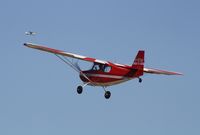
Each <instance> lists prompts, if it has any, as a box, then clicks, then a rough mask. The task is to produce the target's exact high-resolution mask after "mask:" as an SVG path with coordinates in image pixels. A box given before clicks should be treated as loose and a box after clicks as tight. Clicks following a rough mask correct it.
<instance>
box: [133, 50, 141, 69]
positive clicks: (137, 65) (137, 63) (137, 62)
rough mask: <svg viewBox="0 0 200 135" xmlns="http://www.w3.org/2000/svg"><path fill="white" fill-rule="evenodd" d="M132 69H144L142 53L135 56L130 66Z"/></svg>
mask: <svg viewBox="0 0 200 135" xmlns="http://www.w3.org/2000/svg"><path fill="white" fill-rule="evenodd" d="M132 67H133V68H135V69H143V68H144V51H143V50H140V51H138V54H137V56H136V57H135V60H134V62H133V64H132Z"/></svg>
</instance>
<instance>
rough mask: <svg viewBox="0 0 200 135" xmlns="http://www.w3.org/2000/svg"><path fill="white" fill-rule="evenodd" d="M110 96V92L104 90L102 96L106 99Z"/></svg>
mask: <svg viewBox="0 0 200 135" xmlns="http://www.w3.org/2000/svg"><path fill="white" fill-rule="evenodd" d="M110 96H111V92H110V91H106V92H105V95H104V97H105V98H106V99H109V98H110Z"/></svg>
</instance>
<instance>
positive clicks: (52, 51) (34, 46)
mask: <svg viewBox="0 0 200 135" xmlns="http://www.w3.org/2000/svg"><path fill="white" fill-rule="evenodd" d="M24 45H25V46H27V47H29V48H33V49H37V50H41V51H45V52H49V53H53V54H57V55H62V56H66V57H71V58H75V59H80V60H83V61H88V62H96V63H100V64H108V62H107V61H103V60H98V59H95V58H90V57H86V56H82V55H78V54H74V53H69V52H64V51H61V50H57V49H52V48H49V47H45V46H40V45H36V44H33V43H24Z"/></svg>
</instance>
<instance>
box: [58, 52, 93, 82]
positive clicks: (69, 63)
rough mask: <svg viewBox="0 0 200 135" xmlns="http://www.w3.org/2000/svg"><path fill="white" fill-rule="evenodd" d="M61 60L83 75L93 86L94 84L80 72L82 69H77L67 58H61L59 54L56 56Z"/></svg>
mask: <svg viewBox="0 0 200 135" xmlns="http://www.w3.org/2000/svg"><path fill="white" fill-rule="evenodd" d="M55 55H56V56H57V57H58V58H59V59H60V60H62V61H63V62H64V63H66V64H67V65H69V66H70V67H71V68H73V69H74V70H75V71H76V72H78V73H80V74H81V75H83V76H84V77H85V78H86V79H87V80H88V81H89V82H90V84H92V83H93V82H92V81H91V80H90V79H89V78H88V77H87V76H86V75H85V74H84V73H83V72H82V71H81V70H80V68H78V67H76V66H75V65H74V64H73V63H72V62H71V61H70V60H69V59H67V58H65V57H61V56H59V55H58V54H55Z"/></svg>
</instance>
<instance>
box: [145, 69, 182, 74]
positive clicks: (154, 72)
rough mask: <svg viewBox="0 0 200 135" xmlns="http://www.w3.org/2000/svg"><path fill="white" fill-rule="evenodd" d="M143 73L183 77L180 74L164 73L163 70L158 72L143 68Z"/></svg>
mask: <svg viewBox="0 0 200 135" xmlns="http://www.w3.org/2000/svg"><path fill="white" fill-rule="evenodd" d="M144 73H149V74H163V75H183V74H182V73H177V72H171V71H164V70H158V69H150V68H144Z"/></svg>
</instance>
